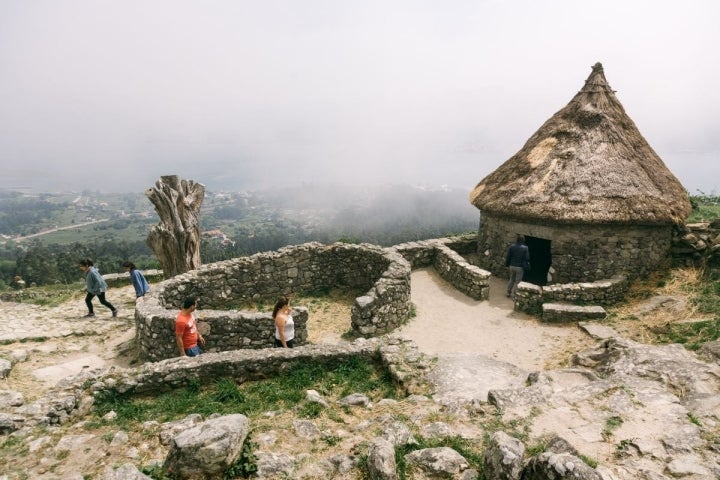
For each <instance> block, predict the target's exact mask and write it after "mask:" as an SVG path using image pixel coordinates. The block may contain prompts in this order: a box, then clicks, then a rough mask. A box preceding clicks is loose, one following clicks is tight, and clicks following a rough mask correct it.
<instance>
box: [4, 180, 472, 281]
mask: <svg viewBox="0 0 720 480" xmlns="http://www.w3.org/2000/svg"><path fill="white" fill-rule="evenodd" d="M468 193H469V191H467V190H463V189H453V188H445V187H439V188H427V187H417V186H410V185H390V186H348V185H342V186H341V185H317V184H299V185H297V186H294V187H284V188H279V189H264V190H257V191H243V192H218V191H210V190H208V191H206V195H205V200H204V201H203V206H202V209H201V214H200V223H201V230H202V232H203V239H202V244H201V257H202V260H203V263H209V262H213V261H218V260H224V259H227V258H233V257H238V256H243V255H251V254H254V253H257V252H262V251H270V250H277V249H278V248H281V247H283V246H286V245H296V244H300V243H305V242H310V241H319V242H322V243H332V242H336V241H344V242H351V243H361V242H366V243H373V244H377V245H381V246H390V245H395V244H398V243H403V242H407V241H413V240H423V239H428V238H438V237H443V236H447V235H453V234H459V233H466V232H472V231H475V230H476V229H477V224H478V219H479V212H478V211H477V209H475V207H473V206H472V205H471V204H470V202H469V200H468ZM158 222H159V218H158V216H157V213H156V212H155V211H154V207H153V205H152V204H151V203H150V201H149V200H148V199H147V198H146V197H145V195H144V193H125V194H103V193H101V192H93V191H89V190H86V191H82V192H66V193H57V194H48V193H45V194H36V195H30V194H25V193H19V192H10V191H5V192H0V282H4V283H5V284H9V283H10V280H11V279H12V278H13V277H14V276H15V275H19V276H21V277H23V278H24V279H25V280H26V281H28V282H35V283H37V284H38V285H41V284H46V283H50V282H54V281H59V282H68V281H74V280H75V277H77V268H76V267H77V265H76V262H77V259H78V258H82V257H90V258H94V259H95V260H96V262H97V263H99V264H101V265H102V266H103V271H105V272H107V273H110V272H122V271H123V269H122V262H123V261H124V260H127V259H132V261H133V262H134V263H135V264H136V265H138V266H139V267H140V268H157V267H158V264H157V260H156V259H155V256H154V254H153V253H152V251H151V250H150V249H149V248H148V246H147V245H146V239H147V236H148V233H149V232H150V230H151V229H152V227H153V226H154V225H157V223H158ZM0 286H1V285H0Z"/></svg>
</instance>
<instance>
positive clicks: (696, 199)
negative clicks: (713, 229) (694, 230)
mask: <svg viewBox="0 0 720 480" xmlns="http://www.w3.org/2000/svg"><path fill="white" fill-rule="evenodd" d="M690 205H692V212H691V213H690V217H689V218H688V223H696V222H710V221H712V220H715V219H717V218H720V196H718V195H706V194H704V193H702V192H700V195H690Z"/></svg>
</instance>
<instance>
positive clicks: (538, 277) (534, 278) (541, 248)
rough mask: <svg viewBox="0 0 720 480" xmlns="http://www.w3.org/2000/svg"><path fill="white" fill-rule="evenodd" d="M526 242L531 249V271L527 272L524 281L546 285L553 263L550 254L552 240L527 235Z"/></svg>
mask: <svg viewBox="0 0 720 480" xmlns="http://www.w3.org/2000/svg"><path fill="white" fill-rule="evenodd" d="M525 244H526V245H527V246H528V249H529V250H530V267H531V268H530V271H529V272H525V275H523V281H525V282H530V283H534V284H535V285H545V284H546V283H547V274H548V270H550V266H551V265H552V256H551V254H550V240H545V239H544V238H538V237H529V236H527V235H526V236H525Z"/></svg>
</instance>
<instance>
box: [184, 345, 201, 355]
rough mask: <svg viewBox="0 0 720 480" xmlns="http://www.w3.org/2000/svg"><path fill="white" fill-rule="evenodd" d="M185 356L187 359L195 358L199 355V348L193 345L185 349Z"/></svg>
mask: <svg viewBox="0 0 720 480" xmlns="http://www.w3.org/2000/svg"><path fill="white" fill-rule="evenodd" d="M185 355H187V356H188V357H197V356H198V355H200V347H198V346H197V345H195V346H194V347H191V348H186V349H185Z"/></svg>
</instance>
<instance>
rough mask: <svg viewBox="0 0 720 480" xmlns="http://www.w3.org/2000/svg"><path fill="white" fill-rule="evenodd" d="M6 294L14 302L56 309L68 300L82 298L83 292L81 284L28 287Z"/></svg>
mask: <svg viewBox="0 0 720 480" xmlns="http://www.w3.org/2000/svg"><path fill="white" fill-rule="evenodd" d="M6 294H7V295H8V297H9V298H11V299H12V301H15V302H20V303H29V304H31V305H39V306H45V307H57V306H60V305H62V304H63V303H65V302H67V301H69V300H75V299H78V298H81V297H83V296H84V295H85V292H84V290H83V284H82V283H76V284H58V285H44V286H41V287H28V288H23V289H22V290H9V291H7V292H6Z"/></svg>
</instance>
